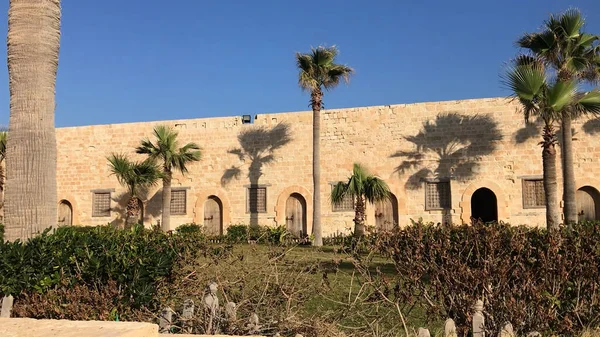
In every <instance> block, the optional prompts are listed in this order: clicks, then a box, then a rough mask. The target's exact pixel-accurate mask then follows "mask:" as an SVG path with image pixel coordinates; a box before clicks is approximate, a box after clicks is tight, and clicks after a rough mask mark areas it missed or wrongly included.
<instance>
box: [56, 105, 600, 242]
mask: <svg viewBox="0 0 600 337" xmlns="http://www.w3.org/2000/svg"><path fill="white" fill-rule="evenodd" d="M322 118H323V121H322V138H321V161H322V162H321V167H322V169H321V172H322V178H321V179H322V186H321V193H322V196H321V200H322V210H323V220H322V223H323V230H324V234H325V235H329V234H334V233H336V232H345V231H347V230H348V229H350V228H351V227H352V224H353V223H352V218H353V212H352V211H346V212H333V211H332V206H331V204H330V203H329V201H328V200H329V198H328V196H329V192H330V191H331V185H330V183H333V182H336V181H340V180H345V179H346V178H347V176H348V175H349V173H350V171H351V169H352V164H353V163H354V162H360V163H363V164H365V165H366V166H367V167H368V168H369V169H370V170H371V171H372V172H373V173H375V174H377V175H379V176H380V177H382V178H384V179H385V180H386V181H387V182H388V183H389V184H390V186H391V188H392V191H393V193H394V195H395V205H394V207H395V208H397V211H398V212H397V213H398V219H396V220H397V221H398V222H399V223H400V224H401V225H404V224H407V223H408V222H409V221H410V219H415V220H417V219H419V218H423V219H424V220H426V221H436V222H438V221H442V219H443V218H444V217H445V218H446V219H450V218H451V219H452V220H453V221H455V222H461V221H468V220H469V217H470V216H471V211H472V210H471V197H472V195H473V193H474V192H475V191H476V190H477V189H479V188H481V187H486V188H488V189H490V190H491V191H492V192H493V193H494V194H495V196H496V198H497V203H498V209H497V213H498V217H499V219H500V220H505V221H509V222H511V223H513V224H528V225H540V224H543V222H544V209H543V208H527V209H525V208H524V207H523V197H522V178H523V177H529V176H541V174H542V166H541V163H542V161H541V148H540V146H539V145H538V142H539V141H540V139H541V136H540V133H541V131H540V130H539V129H536V127H535V126H531V127H527V128H525V124H524V121H523V116H522V114H521V112H520V111H519V110H518V106H517V105H516V104H515V103H511V102H509V101H507V100H505V99H502V98H492V99H473V100H462V101H447V102H434V103H418V104H405V105H392V106H375V107H362V108H350V109H338V110H325V111H323V115H322ZM281 123H285V124H286V125H288V127H289V130H287V129H283V128H282V127H281ZM159 124H167V125H171V126H173V127H174V128H176V129H177V130H178V131H179V134H180V135H179V139H180V140H181V142H182V143H185V142H189V141H194V142H196V143H198V144H199V145H200V146H201V147H202V152H203V158H202V160H201V162H199V163H194V164H191V165H190V166H189V173H188V174H187V175H186V176H181V175H176V176H175V179H174V180H173V186H174V187H184V188H186V191H187V192H186V193H187V194H186V195H187V210H186V214H185V215H173V216H172V220H171V226H172V228H173V229H174V228H176V227H177V226H178V225H180V224H183V223H190V222H196V223H199V224H202V223H203V221H204V203H205V201H206V200H207V198H208V197H210V196H215V197H217V198H218V199H219V200H220V202H221V204H222V208H223V216H222V217H223V224H224V227H225V228H226V227H227V226H228V225H229V224H238V223H245V224H248V223H250V222H251V221H253V222H258V223H260V224H265V225H275V224H285V222H286V214H285V212H286V201H287V199H288V197H289V196H290V195H291V194H296V195H300V196H302V197H303V198H304V199H305V200H306V206H305V207H306V213H307V218H308V221H307V226H308V228H307V230H308V231H309V232H310V231H311V223H312V218H311V217H312V215H311V213H312V205H311V202H312V174H311V172H312V161H311V159H312V142H311V137H312V117H311V112H296V113H278V114H260V115H258V116H257V118H256V119H255V121H254V123H253V124H242V122H241V118H240V117H224V118H203V119H190V120H177V121H164V122H147V123H130V124H113V125H94V126H85V127H68V128H59V129H58V130H57V139H58V197H59V200H67V201H68V202H69V203H70V204H71V205H72V208H73V223H74V224H81V225H99V224H106V223H109V222H113V223H121V222H122V218H123V215H122V214H123V209H124V208H125V202H126V201H125V200H126V198H124V196H123V192H124V188H122V187H121V186H119V184H118V183H117V180H116V179H115V177H113V176H110V174H109V169H108V165H107V161H106V157H107V156H108V155H109V154H110V153H111V152H121V153H126V154H130V155H131V156H132V157H133V158H140V159H141V158H143V157H140V156H138V155H135V154H134V148H135V146H137V145H138V144H139V142H140V140H141V139H142V138H144V137H149V136H152V129H153V127H154V126H156V125H159ZM277 125H279V127H277ZM275 127H277V128H276V129H275V130H274V131H273V128H275ZM574 128H575V136H574V138H575V141H574V146H575V156H574V157H575V163H576V167H575V170H576V177H577V185H578V186H586V185H589V186H592V187H594V188H596V189H598V188H600V179H597V178H595V177H597V176H599V175H600V167H599V166H598V165H597V163H596V161H597V158H598V156H599V154H600V143H599V142H597V140H596V139H595V136H594V132H595V131H597V130H600V127H598V124H597V123H595V122H593V121H588V120H587V119H585V118H584V119H581V120H580V121H578V122H577V123H575V124H574ZM286 130H287V131H289V137H290V140H289V141H286V140H285V139H282V135H285V133H286ZM283 138H285V137H283ZM240 143H241V144H240ZM271 148H276V150H274V151H270V150H269V149H271ZM236 149H240V151H236ZM240 154H241V155H240ZM558 167H559V169H560V165H558ZM559 175H560V171H559ZM431 178H442V179H449V180H450V186H451V207H450V208H449V209H446V210H428V211H426V210H425V190H424V183H423V181H427V179H431ZM251 184H252V185H255V184H258V185H264V186H266V194H267V198H266V202H267V208H266V210H267V211H266V212H265V213H259V214H254V215H252V214H248V213H247V212H246V210H247V207H246V198H247V187H248V186H249V185H251ZM559 186H560V182H559ZM97 189H109V190H114V192H113V193H112V199H113V202H112V204H111V207H112V209H113V211H112V214H111V216H110V217H92V216H91V215H92V195H93V193H92V191H93V190H97ZM559 193H560V195H562V192H561V191H560V188H559ZM560 195H559V196H560ZM143 202H144V204H145V210H144V212H145V216H144V218H145V223H146V225H149V224H150V223H152V224H155V223H156V221H157V220H158V219H160V205H161V193H160V186H158V187H156V188H154V189H152V190H151V191H149V192H148V194H147V196H145V198H144V200H143ZM561 205H562V203H561ZM374 209H375V207H373V206H371V207H369V208H368V210H367V222H368V224H370V225H374V224H375V223H376V220H375V219H376V217H375V210H374Z"/></svg>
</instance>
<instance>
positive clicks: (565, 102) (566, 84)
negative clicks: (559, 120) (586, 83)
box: [546, 81, 577, 112]
mask: <svg viewBox="0 0 600 337" xmlns="http://www.w3.org/2000/svg"><path fill="white" fill-rule="evenodd" d="M576 92H577V85H576V84H575V82H574V81H556V82H555V83H553V84H552V85H550V86H549V87H548V90H547V96H546V99H547V103H546V105H547V106H548V107H550V108H552V110H553V111H555V112H563V110H565V108H566V107H567V106H569V105H570V104H571V103H573V99H574V98H575V94H576Z"/></svg>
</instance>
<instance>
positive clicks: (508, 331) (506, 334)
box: [498, 322, 515, 337]
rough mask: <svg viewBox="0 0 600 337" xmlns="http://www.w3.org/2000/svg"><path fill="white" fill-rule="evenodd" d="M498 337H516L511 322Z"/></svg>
mask: <svg viewBox="0 0 600 337" xmlns="http://www.w3.org/2000/svg"><path fill="white" fill-rule="evenodd" d="M498 337H515V332H514V330H513V326H512V324H510V322H509V323H506V324H504V326H503V327H502V328H501V329H500V332H499V333H498Z"/></svg>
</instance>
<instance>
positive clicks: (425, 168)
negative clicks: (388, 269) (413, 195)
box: [390, 112, 503, 222]
mask: <svg viewBox="0 0 600 337" xmlns="http://www.w3.org/2000/svg"><path fill="white" fill-rule="evenodd" d="M404 139H405V140H407V141H408V142H410V143H412V145H413V150H411V151H403V150H400V151H397V152H395V153H393V154H392V155H391V156H390V158H403V159H404V161H402V163H400V165H398V166H397V167H396V168H395V170H394V171H395V173H397V174H399V175H404V174H406V173H410V172H414V173H412V174H411V175H410V176H409V177H408V180H407V182H406V184H405V186H406V188H407V189H409V190H417V189H420V188H421V187H422V186H423V180H424V179H426V178H433V179H447V178H449V179H451V180H454V181H461V182H464V181H467V180H469V179H471V178H473V176H475V175H476V174H477V172H478V168H479V166H480V163H479V162H480V161H481V157H483V156H486V155H490V154H492V153H493V152H494V151H495V150H496V148H497V146H498V143H499V142H500V141H501V140H502V139H503V135H502V133H501V132H500V130H499V128H498V123H497V122H496V121H495V120H494V119H493V118H492V117H491V116H490V115H475V116H472V115H463V114H460V113H457V112H449V113H441V114H439V115H438V116H437V117H436V118H435V120H434V121H426V122H424V123H423V127H422V129H421V131H419V133H417V134H416V135H414V136H406V137H404ZM415 170H416V172H415ZM449 218H450V210H446V211H444V214H443V215H442V221H444V222H445V221H448V219H449Z"/></svg>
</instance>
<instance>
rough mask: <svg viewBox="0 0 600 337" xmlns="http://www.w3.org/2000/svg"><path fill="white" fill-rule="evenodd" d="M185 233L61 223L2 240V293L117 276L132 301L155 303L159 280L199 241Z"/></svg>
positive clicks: (95, 283)
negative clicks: (25, 238)
mask: <svg viewBox="0 0 600 337" xmlns="http://www.w3.org/2000/svg"><path fill="white" fill-rule="evenodd" d="M195 241H196V240H194V239H193V238H190V237H188V236H186V235H168V234H165V233H163V232H161V231H160V230H148V229H144V228H143V227H142V226H134V227H132V228H131V229H130V230H119V229H115V228H113V227H111V226H101V227H60V228H58V229H56V230H55V232H54V233H50V231H49V230H47V231H45V232H44V233H43V234H41V235H40V236H37V237H35V238H33V239H30V240H28V241H27V242H20V241H15V242H7V243H2V244H0V294H13V295H16V296H19V295H20V294H22V293H29V294H31V293H35V292H37V293H40V294H44V293H47V292H48V291H49V290H51V289H54V288H56V287H59V286H75V285H77V284H82V285H86V286H88V287H96V286H100V285H103V284H106V283H107V282H109V281H115V282H116V283H117V285H118V286H119V287H120V288H122V289H123V291H124V295H125V297H124V298H126V299H127V301H128V303H129V304H130V305H132V306H141V305H148V304H149V303H150V302H152V300H153V298H154V292H155V284H156V282H157V281H158V280H160V279H161V278H164V277H167V276H168V275H170V273H171V270H172V267H173V264H174V261H175V259H176V258H177V257H178V255H179V254H181V253H182V252H183V251H184V250H186V249H187V248H188V247H190V246H191V245H194V246H195V250H198V247H197V246H198V243H197V242H195Z"/></svg>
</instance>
